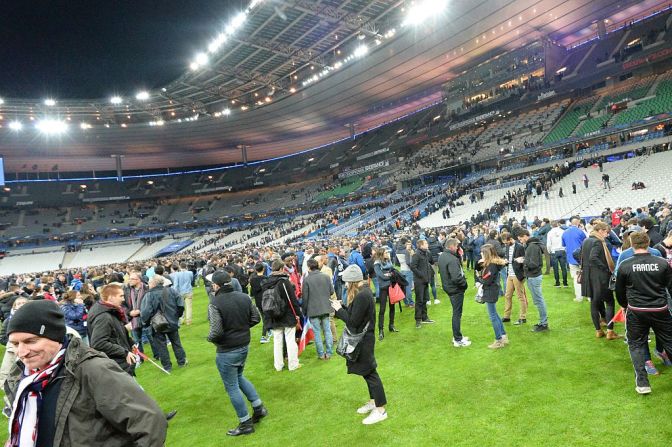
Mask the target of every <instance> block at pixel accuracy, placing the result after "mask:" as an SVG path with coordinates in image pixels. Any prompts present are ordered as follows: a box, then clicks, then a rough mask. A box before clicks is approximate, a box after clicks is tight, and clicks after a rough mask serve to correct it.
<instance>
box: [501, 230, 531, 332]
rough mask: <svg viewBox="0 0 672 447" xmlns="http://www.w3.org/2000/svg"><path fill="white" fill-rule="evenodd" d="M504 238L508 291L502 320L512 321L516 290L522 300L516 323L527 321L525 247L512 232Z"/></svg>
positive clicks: (505, 321) (505, 294)
mask: <svg viewBox="0 0 672 447" xmlns="http://www.w3.org/2000/svg"><path fill="white" fill-rule="evenodd" d="M502 240H503V241H504V245H505V246H506V249H505V250H504V260H505V261H507V265H508V267H507V277H506V292H505V293H504V318H503V319H502V321H503V322H504V323H508V322H509V321H511V311H512V308H513V292H514V291H515V292H516V296H517V297H518V301H520V311H519V313H518V320H516V322H515V323H513V324H515V325H521V324H525V323H527V306H528V303H527V292H526V291H525V270H524V269H523V262H522V261H521V259H522V260H524V259H525V247H523V245H522V244H521V243H519V242H517V241H516V240H515V239H514V238H513V236H511V234H510V233H504V234H503V235H502Z"/></svg>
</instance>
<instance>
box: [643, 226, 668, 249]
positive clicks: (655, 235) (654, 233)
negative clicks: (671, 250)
mask: <svg viewBox="0 0 672 447" xmlns="http://www.w3.org/2000/svg"><path fill="white" fill-rule="evenodd" d="M647 235H648V236H649V240H650V241H651V242H650V244H649V246H650V247H653V246H654V245H656V244H659V243H661V242H662V241H663V239H665V238H664V237H663V236H662V235H661V234H660V233H659V232H658V230H656V229H655V228H651V229H650V230H649V231H648V232H647Z"/></svg>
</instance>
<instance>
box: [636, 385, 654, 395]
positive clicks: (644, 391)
mask: <svg viewBox="0 0 672 447" xmlns="http://www.w3.org/2000/svg"><path fill="white" fill-rule="evenodd" d="M635 391H637V394H651V387H650V386H636V387H635Z"/></svg>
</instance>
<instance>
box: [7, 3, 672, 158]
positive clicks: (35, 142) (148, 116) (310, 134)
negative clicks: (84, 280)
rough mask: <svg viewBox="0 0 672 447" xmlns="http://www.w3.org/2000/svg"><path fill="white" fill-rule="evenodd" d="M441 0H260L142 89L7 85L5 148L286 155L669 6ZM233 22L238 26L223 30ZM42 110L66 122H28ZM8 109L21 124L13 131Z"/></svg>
mask: <svg viewBox="0 0 672 447" xmlns="http://www.w3.org/2000/svg"><path fill="white" fill-rule="evenodd" d="M425 1H427V0H425ZM417 3H418V4H420V5H422V4H423V2H421V1H420V0H418V2H417ZM446 3H447V6H446V8H445V10H443V11H439V10H437V11H436V12H435V13H434V14H432V15H430V16H428V17H424V19H425V21H423V22H422V23H420V24H417V25H415V24H408V25H407V26H402V24H403V23H404V22H405V21H407V17H408V14H409V12H410V11H411V10H412V9H413V7H414V4H413V3H412V2H407V1H404V0H317V1H315V0H313V1H309V0H273V1H271V0H262V1H257V0H255V1H253V2H252V3H251V4H250V5H249V6H248V8H247V9H246V16H245V17H244V20H238V19H240V17H237V16H236V17H233V18H229V19H230V21H229V22H227V23H228V25H226V26H225V27H224V30H223V31H222V32H221V33H219V31H220V30H213V36H215V37H214V40H213V41H212V42H203V43H202V47H203V54H202V55H199V56H195V59H194V61H198V63H195V62H193V61H192V62H191V64H192V68H188V66H189V61H184V64H185V72H184V74H183V75H182V76H180V77H179V78H178V79H176V80H175V81H173V82H170V83H169V84H167V85H165V86H163V87H161V88H157V89H155V90H151V91H149V92H147V96H146V98H144V99H136V98H135V97H134V96H135V92H129V93H128V94H126V95H124V96H123V98H121V102H119V103H117V104H110V102H109V98H102V99H100V98H99V99H93V100H70V101H69V100H67V99H61V98H55V101H56V104H55V105H46V104H45V103H44V102H43V100H44V98H39V99H22V98H11V97H9V95H7V96H2V93H0V96H2V98H3V101H4V102H3V103H2V104H0V113H1V114H2V116H3V119H4V121H1V122H0V123H2V126H3V129H0V152H1V153H2V154H3V155H4V156H5V157H6V165H7V170H9V171H21V170H26V169H28V170H30V169H31V167H32V166H33V165H35V164H37V168H36V169H37V170H39V171H48V170H50V169H51V167H52V166H53V165H55V164H58V165H59V167H60V169H61V170H80V171H81V170H86V169H95V170H104V169H108V170H111V169H114V162H113V160H111V159H110V156H111V155H113V154H119V155H124V157H125V158H124V168H125V169H150V168H170V167H176V166H196V165H215V164H224V163H230V162H235V161H240V160H241V151H240V150H239V148H238V147H239V146H241V145H245V146H248V147H249V149H248V151H247V153H248V157H249V159H250V160H256V159H264V158H269V157H272V156H278V155H284V154H288V153H292V152H296V151H299V150H303V149H307V148H311V147H316V146H319V145H321V144H325V143H328V142H331V141H334V140H337V139H341V138H347V137H348V135H349V129H348V127H347V126H349V125H351V124H354V125H355V128H356V130H357V131H363V130H366V129H367V128H370V127H372V126H374V125H378V124H380V123H383V122H385V121H388V120H390V119H393V118H395V117H397V116H400V115H403V114H405V113H408V112H410V111H411V110H412V109H415V108H418V107H419V106H421V105H423V104H428V103H431V102H433V101H437V100H439V99H440V97H441V94H440V85H441V84H442V83H443V82H445V81H446V80H447V79H450V78H451V77H454V76H455V74H456V73H459V71H460V67H464V66H465V65H469V63H470V62H473V61H474V60H477V59H478V58H479V57H482V56H483V55H484V54H486V53H490V52H492V51H493V50H501V51H505V50H508V49H512V48H515V47H519V46H522V45H525V44H528V43H530V42H534V41H538V40H540V39H545V38H550V39H552V40H556V41H560V42H562V43H564V44H569V43H571V42H570V41H572V42H573V41H575V40H577V39H584V38H586V37H589V36H590V35H591V34H594V32H595V27H594V26H593V25H592V24H593V23H594V22H595V21H596V20H602V19H605V18H609V17H615V19H614V20H619V21H622V20H627V19H629V18H630V17H635V16H638V15H641V14H644V13H646V12H647V11H650V10H653V9H655V8H661V7H662V6H663V5H664V4H665V2H662V1H659V0H645V1H635V0H623V1H620V2H614V1H608V0H567V1H557V0H450V1H447V2H446ZM416 6H417V5H416ZM433 12H434V11H433ZM233 22H236V27H237V28H238V29H236V30H232V32H231V33H228V31H227V27H229V26H231V23H233ZM218 33H219V34H218ZM227 33H228V34H227ZM223 34H226V37H225V39H224V40H223V41H221V42H219V41H217V40H218V38H219V37H220V36H222V35H223ZM215 44H216V45H215ZM362 46H365V50H367V51H363V52H361V48H362ZM210 49H213V51H210ZM358 52H360V53H359V54H357V53H358ZM355 55H357V57H354V56H355ZM337 67H338V68H337ZM31 117H32V118H31ZM47 118H48V119H51V120H58V121H59V122H60V123H63V125H64V126H69V128H70V129H69V131H68V132H67V133H64V134H62V135H58V136H55V135H50V136H43V135H36V133H35V132H32V131H29V130H31V129H29V127H31V126H34V124H35V123H36V122H39V121H40V120H45V119H47ZM178 120H179V121H180V122H178ZM10 121H15V122H16V121H18V122H21V123H22V125H23V127H24V129H23V130H22V131H20V132H19V131H16V129H9V125H8V123H9V122H10ZM150 122H151V123H152V124H153V126H149V125H148V123H150ZM51 124H53V123H51ZM80 127H81V128H80ZM49 129H51V128H49ZM66 160H76V161H77V162H76V163H66ZM24 165H25V166H28V168H24V167H23V166H24Z"/></svg>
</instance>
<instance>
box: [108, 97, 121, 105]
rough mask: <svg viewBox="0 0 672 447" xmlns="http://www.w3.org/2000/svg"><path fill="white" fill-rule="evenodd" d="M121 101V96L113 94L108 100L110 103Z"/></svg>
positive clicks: (119, 102)
mask: <svg viewBox="0 0 672 447" xmlns="http://www.w3.org/2000/svg"><path fill="white" fill-rule="evenodd" d="M121 101H122V99H121V96H113V97H111V98H110V102H111V103H112V104H121Z"/></svg>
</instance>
